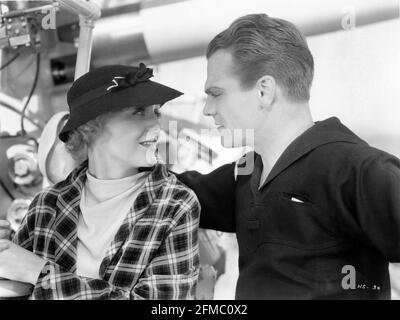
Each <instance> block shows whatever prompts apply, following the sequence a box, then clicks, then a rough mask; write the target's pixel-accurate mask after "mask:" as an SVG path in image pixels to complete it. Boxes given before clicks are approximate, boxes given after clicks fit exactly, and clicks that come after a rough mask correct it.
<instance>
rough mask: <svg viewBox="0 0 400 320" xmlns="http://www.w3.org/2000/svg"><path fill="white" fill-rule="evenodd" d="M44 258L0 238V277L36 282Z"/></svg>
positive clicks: (44, 261) (43, 263) (44, 262)
mask: <svg viewBox="0 0 400 320" xmlns="http://www.w3.org/2000/svg"><path fill="white" fill-rule="evenodd" d="M45 264H46V260H44V259H42V258H40V257H38V256H37V255H35V254H34V253H32V252H30V251H28V250H26V249H24V248H22V247H20V246H18V245H16V244H15V243H12V242H11V241H9V240H0V277H2V278H6V279H9V280H14V281H20V282H26V283H31V284H33V285H35V284H36V281H37V279H38V277H39V274H40V272H41V271H42V269H43V267H44V265H45Z"/></svg>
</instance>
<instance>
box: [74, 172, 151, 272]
mask: <svg viewBox="0 0 400 320" xmlns="http://www.w3.org/2000/svg"><path fill="white" fill-rule="evenodd" d="M148 174H149V172H142V173H138V174H135V175H133V176H130V177H126V178H122V179H113V180H102V179H97V178H95V177H94V176H92V175H91V174H90V173H89V171H88V172H87V173H86V176H87V180H86V183H85V186H84V188H83V190H82V194H81V202H80V209H81V212H82V214H81V215H80V217H79V223H78V247H77V271H76V272H77V274H78V275H80V276H84V277H90V278H95V279H100V275H99V269H100V264H101V262H102V260H103V259H104V257H105V255H106V252H107V250H108V248H109V246H110V244H111V242H112V240H114V237H115V235H116V233H117V231H118V229H119V227H120V226H121V225H122V222H123V221H124V219H125V217H126V216H127V214H128V212H129V209H130V208H131V207H132V205H133V202H134V201H135V199H136V197H137V196H138V194H139V192H140V189H141V188H142V187H143V185H144V183H145V181H146V178H147V176H148Z"/></svg>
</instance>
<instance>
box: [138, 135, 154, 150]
mask: <svg viewBox="0 0 400 320" xmlns="http://www.w3.org/2000/svg"><path fill="white" fill-rule="evenodd" d="M157 141H158V137H155V138H153V139H150V140H145V141H141V142H139V144H140V145H142V146H144V147H146V148H148V147H151V146H153V145H156V144H157Z"/></svg>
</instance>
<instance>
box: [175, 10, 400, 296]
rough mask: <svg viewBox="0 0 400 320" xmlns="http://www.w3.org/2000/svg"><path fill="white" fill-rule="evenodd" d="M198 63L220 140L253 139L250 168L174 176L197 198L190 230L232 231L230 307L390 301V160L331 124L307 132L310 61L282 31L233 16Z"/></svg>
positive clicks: (393, 164) (393, 222)
mask: <svg viewBox="0 0 400 320" xmlns="http://www.w3.org/2000/svg"><path fill="white" fill-rule="evenodd" d="M207 58H208V67H207V81H206V84H205V92H206V93H207V96H208V97H207V102H206V105H205V107H204V113H205V114H206V115H208V116H212V117H213V118H214V120H215V124H216V126H217V127H218V129H219V130H220V131H221V134H222V135H225V136H226V134H225V133H226V132H228V133H231V134H232V135H233V133H232V132H233V131H234V130H242V131H244V130H246V129H253V130H254V150H255V153H254V170H253V171H252V172H251V173H248V174H241V172H240V167H241V165H240V164H239V165H237V164H228V165H225V166H222V167H220V168H218V169H217V170H216V171H214V172H212V173H211V174H209V175H205V176H202V175H200V174H198V173H196V172H187V173H184V174H182V175H180V179H181V180H183V181H184V182H185V183H186V184H187V185H188V186H189V187H191V188H192V189H194V190H195V192H196V194H197V195H198V197H199V199H200V203H201V205H202V213H201V222H200V227H203V228H212V229H217V230H221V231H227V232H236V234H237V239H238V244H239V279H238V283H237V288H236V298H237V299H388V298H390V280H389V272H388V262H400V162H399V160H398V159H397V158H396V157H394V156H392V155H390V154H388V153H386V152H383V151H381V150H378V149H375V148H373V147H370V146H369V145H368V144H367V143H366V142H365V141H363V140H361V139H360V138H359V137H357V136H356V135H355V134H354V133H353V132H351V131H350V130H349V129H348V128H346V127H345V126H344V125H342V124H341V123H340V121H339V120H338V119H337V118H330V119H327V120H324V121H321V122H316V123H314V121H313V119H312V117H311V113H310V108H309V104H308V101H309V96H310V87H311V83H312V79H313V68H314V64H313V57H312V55H311V52H310V50H309V48H308V46H307V43H306V40H305V38H304V36H303V35H302V34H301V33H300V32H299V31H298V30H297V29H296V27H295V26H294V25H293V24H291V23H289V22H287V21H284V20H281V19H275V18H270V17H268V16H267V15H265V14H253V15H248V16H244V17H241V18H239V19H238V20H236V21H235V22H233V24H232V25H231V26H230V27H229V28H228V29H226V30H224V31H222V32H221V33H220V34H218V35H217V36H216V37H215V38H214V39H213V40H212V41H211V42H210V44H209V46H208V50H207ZM222 143H223V144H224V145H225V146H226V147H233V146H241V145H243V143H244V141H233V142H232V141H230V140H229V139H223V140H222ZM247 158H248V157H247ZM250 158H251V157H250ZM245 161H246V157H245V158H244V159H243V161H242V162H243V164H246V163H245ZM247 161H251V160H247ZM247 165H248V163H247ZM235 171H237V174H236V177H235ZM234 199H235V200H234Z"/></svg>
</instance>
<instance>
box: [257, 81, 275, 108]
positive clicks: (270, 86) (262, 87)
mask: <svg viewBox="0 0 400 320" xmlns="http://www.w3.org/2000/svg"><path fill="white" fill-rule="evenodd" d="M256 87H257V94H258V99H259V101H260V106H261V108H265V109H266V110H268V111H270V110H271V108H272V104H273V103H274V101H275V96H276V89H277V88H276V81H275V79H274V78H273V77H271V76H263V77H261V78H260V79H258V81H257V84H256Z"/></svg>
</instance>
